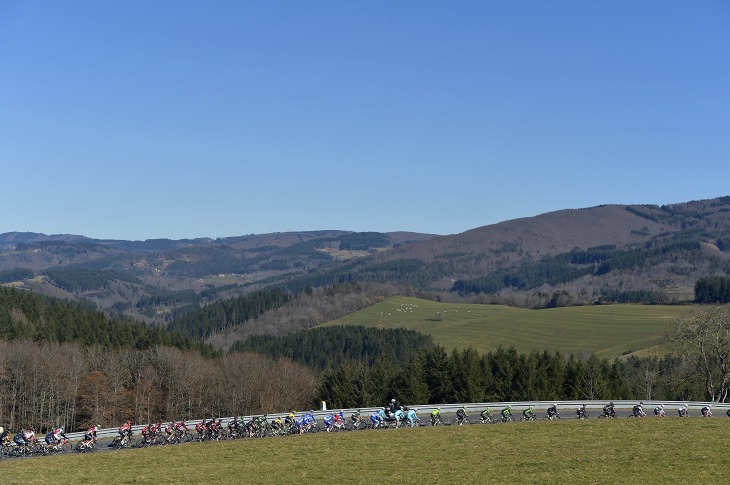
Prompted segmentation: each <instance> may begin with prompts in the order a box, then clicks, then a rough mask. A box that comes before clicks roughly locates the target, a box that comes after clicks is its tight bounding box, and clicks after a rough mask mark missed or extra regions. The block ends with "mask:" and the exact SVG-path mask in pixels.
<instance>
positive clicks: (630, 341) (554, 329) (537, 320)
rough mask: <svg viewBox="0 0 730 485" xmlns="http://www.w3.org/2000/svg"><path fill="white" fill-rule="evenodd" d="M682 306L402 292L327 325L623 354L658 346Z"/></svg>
mask: <svg viewBox="0 0 730 485" xmlns="http://www.w3.org/2000/svg"><path fill="white" fill-rule="evenodd" d="M685 311H687V307H682V306H655V305H651V306H650V305H605V306H582V307H566V308H551V309H545V310H526V309H522V308H512V307H507V306H502V305H477V304H474V305H470V304H456V303H438V302H433V301H428V300H421V299H418V298H410V297H404V296H397V297H393V298H389V299H387V300H385V301H383V302H382V303H379V304H377V305H374V306H371V307H368V308H365V309H363V310H360V311H358V312H355V313H352V314H350V315H347V316H345V317H342V318H340V319H337V320H334V321H332V322H328V323H326V324H325V325H364V326H372V327H379V328H397V327H402V328H407V329H411V330H418V331H420V332H423V333H426V334H429V335H431V336H433V338H434V341H435V342H436V343H438V344H441V345H443V346H444V347H446V348H453V347H456V348H465V347H467V346H469V345H471V346H473V347H474V348H475V349H476V350H478V351H480V352H486V351H488V350H494V349H496V348H497V347H499V346H500V345H501V346H503V347H510V346H513V345H514V346H515V347H516V348H517V350H518V351H520V352H529V351H532V350H538V351H542V350H544V349H546V348H547V349H549V350H551V351H559V352H564V353H574V354H580V353H582V352H587V353H595V354H597V355H599V356H603V357H614V356H620V355H624V354H627V353H631V352H636V351H639V350H642V349H646V348H649V347H654V346H656V345H657V344H658V343H659V341H660V339H661V336H662V335H663V334H664V332H665V331H666V329H667V326H668V325H669V323H670V322H671V321H672V319H673V318H675V317H677V316H678V315H680V314H682V313H683V312H685Z"/></svg>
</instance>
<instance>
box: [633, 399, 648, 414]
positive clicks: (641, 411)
mask: <svg viewBox="0 0 730 485" xmlns="http://www.w3.org/2000/svg"><path fill="white" fill-rule="evenodd" d="M631 411H632V412H633V413H634V414H633V415H634V416H635V417H637V418H643V417H644V416H646V413H645V412H644V402H643V401H642V402H640V403H639V404H637V405H636V406H634V407H633V409H632V410H631Z"/></svg>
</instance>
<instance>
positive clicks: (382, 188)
mask: <svg viewBox="0 0 730 485" xmlns="http://www.w3.org/2000/svg"><path fill="white" fill-rule="evenodd" d="M728 155H730V3H728V2H726V1H725V0H696V1H693V2H686V1H671V0H669V1H664V0H663V1H635V0H634V1H612V2H601V1H594V0H576V1H551V2H546V1H542V0H535V1H519V0H517V1H513V2H490V1H474V2H471V1H458V2H445V1H438V2H431V1H423V0H421V1H413V2H411V1H395V2H393V1H382V2H380V1H372V2H342V1H330V2H324V1H317V0H311V1H306V2H305V1H277V0H272V1H267V2H253V1H250V2H249V1H205V2H202V1H199V2H189V1H180V0H176V1H154V0H150V1H138V0H132V1H125V2H104V1H97V0H93V1H72V0H70V1H61V0H59V1H35V0H0V197H1V198H2V206H1V207H2V208H0V233H2V232H8V231H34V232H45V233H49V234H56V233H73V234H83V235H86V236H90V237H97V238H118V239H148V238H159V237H166V238H174V239H178V238H187V237H206V236H207V237H214V236H216V235H217V236H219V237H222V236H235V235H243V234H261V233H267V232H282V231H298V230H307V229H309V230H313V229H343V230H352V231H382V232H386V231H396V230H407V231H417V232H428V233H437V234H453V233H458V232H462V231H465V230H468V229H471V228H475V227H479V226H483V225H487V224H493V223H496V222H500V221H503V220H508V219H514V218H517V217H526V216H534V215H538V214H541V213H544V212H549V211H553V210H559V209H564V208H580V207H590V206H594V205H598V204H608V203H623V204H628V203H656V204H666V203H675V202H684V201H688V200H696V199H706V198H712V197H717V196H721V195H730V183H729V182H730V163H729V162H730V160H729V158H728Z"/></svg>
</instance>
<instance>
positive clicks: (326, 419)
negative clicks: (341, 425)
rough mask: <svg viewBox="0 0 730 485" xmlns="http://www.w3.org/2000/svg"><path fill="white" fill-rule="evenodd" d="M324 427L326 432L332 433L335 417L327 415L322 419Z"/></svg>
mask: <svg viewBox="0 0 730 485" xmlns="http://www.w3.org/2000/svg"><path fill="white" fill-rule="evenodd" d="M324 425H325V426H326V429H327V432H330V431H332V428H333V427H334V425H335V415H334V414H328V415H327V416H325V417H324Z"/></svg>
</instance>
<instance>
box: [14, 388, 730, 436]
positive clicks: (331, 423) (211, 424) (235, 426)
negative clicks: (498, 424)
mask: <svg viewBox="0 0 730 485" xmlns="http://www.w3.org/2000/svg"><path fill="white" fill-rule="evenodd" d="M688 408H689V406H688V405H687V404H686V403H685V404H684V405H682V406H681V407H679V408H678V409H677V413H678V415H679V416H680V417H688V416H689V411H688ZM602 411H603V414H602V415H599V417H602V418H616V417H617V415H616V410H615V405H614V403H613V402H610V403H608V404H606V405H605V406H603V410H602ZM653 411H654V416H656V417H664V416H666V411H665V409H664V405H663V404H659V405H657V406H656V407H655V408H654V410H653ZM417 413H418V410H417V409H409V408H407V407H405V406H402V405H401V404H400V403H399V402H397V401H396V400H395V399H391V400H390V401H389V402H388V403H387V404H386V405H385V406H383V407H382V408H380V409H378V410H377V411H375V412H373V413H372V414H370V415H369V422H368V418H367V417H365V416H363V415H362V413H361V410H357V411H355V412H353V413H352V414H351V415H350V419H351V420H352V425H351V426H352V427H353V428H355V429H363V428H366V427H367V428H373V429H374V428H380V427H384V426H385V425H387V426H391V425H392V426H395V427H402V426H411V427H413V426H416V425H417V424H418V423H419V421H420V420H419V418H418V414H417ZM700 413H701V415H702V416H703V417H712V405H711V404H707V405H705V406H703V407H702V408H701V409H700ZM646 416H647V413H646V411H644V403H643V401H642V402H640V403H638V404H636V405H634V406H633V407H632V409H631V414H630V415H629V417H639V418H643V417H646ZM727 416H728V417H730V409H728V411H727ZM500 417H501V421H502V422H509V421H514V417H513V415H512V405H511V404H508V405H507V406H506V407H504V408H503V409H502V410H501V411H500ZM588 417H589V416H588V412H587V411H586V405H585V404H583V405H582V406H580V407H579V408H578V409H577V410H576V418H578V419H587V418H588ZM480 418H481V422H482V423H493V422H495V420H494V418H493V417H492V411H491V409H490V408H489V406H487V407H486V408H485V409H483V410H482V411H481V412H480ZM559 418H560V413H558V408H557V404H551V405H549V406H548V408H547V415H546V416H545V418H544V419H549V420H553V419H559ZM535 419H537V416H536V415H535V413H534V411H533V409H532V406H531V405H529V404H528V405H527V406H526V407H525V408H524V409H523V410H522V420H523V421H532V420H535ZM468 422H469V416H468V415H467V412H466V407H465V406H461V407H460V408H459V409H457V410H456V419H455V420H454V424H466V423H468ZM430 424H431V425H432V426H436V425H439V424H445V423H444V421H443V419H442V418H441V408H440V407H436V408H434V409H433V411H432V412H431V421H430ZM132 425H133V423H132V421H131V420H127V421H126V422H125V423H124V424H123V425H122V426H120V427H119V429H118V434H119V438H118V439H121V440H127V441H128V442H130V443H131V438H132V435H133V432H132ZM324 425H325V428H324V429H325V430H326V431H328V432H330V431H337V430H340V429H345V428H347V427H348V424H347V422H346V418H345V412H344V410H340V411H339V412H333V413H331V414H328V415H327V416H325V418H324ZM227 426H228V434H229V436H249V437H251V436H254V435H256V433H257V431H260V430H264V431H267V430H269V429H270V430H271V431H272V432H273V434H284V433H287V434H292V433H298V434H302V433H306V432H309V431H311V430H312V429H314V428H317V421H316V419H315V416H314V410H311V409H310V410H309V411H308V412H305V413H304V414H302V415H301V416H296V413H295V412H294V411H292V412H291V413H289V415H288V416H286V417H285V418H284V420H283V421H282V419H281V418H279V417H277V418H275V419H274V420H273V421H271V422H269V421H268V419H267V416H266V415H263V416H254V417H252V418H251V419H250V420H249V421H247V422H246V421H244V418H243V417H241V418H240V419H237V418H234V419H233V420H231V421H229V422H228V424H227ZM317 429H318V428H317ZM98 430H99V425H95V426H92V427H90V428H88V429H87V430H86V431H85V432H84V438H83V440H81V444H82V445H84V446H93V445H95V443H96V439H97V431H98ZM195 430H196V431H197V433H198V438H199V439H200V440H204V439H219V438H220V437H222V436H223V433H224V424H223V421H222V419H221V418H218V419H217V420H216V419H210V420H203V421H201V422H200V423H198V424H196V426H195ZM189 432H190V429H189V428H188V426H187V424H186V423H185V420H180V421H173V422H170V423H168V424H167V425H164V426H163V424H162V422H160V421H157V422H156V423H148V424H147V425H146V426H144V427H143V428H142V432H141V433H142V437H143V439H144V441H145V442H154V440H155V439H156V438H157V437H158V436H163V437H164V438H165V440H166V441H167V442H168V443H173V442H176V440H178V441H180V437H181V436H182V435H183V434H186V433H189ZM8 434H9V430H7V429H5V428H3V427H2V426H0V442H5V441H6V440H7V441H8V442H9V441H10V438H9V437H8ZM262 436H263V434H262ZM66 439H67V438H66V434H65V431H64V428H63V427H59V428H54V429H52V430H51V431H49V432H48V434H46V435H45V438H44V440H45V442H46V444H47V445H48V446H56V445H58V444H59V443H60V442H61V441H62V440H66ZM12 441H13V442H14V443H15V445H17V446H19V447H27V446H29V445H31V444H33V443H34V442H35V441H36V436H35V429H34V428H32V427H31V428H27V429H24V430H22V431H21V432H19V433H17V434H15V435H13V437H12Z"/></svg>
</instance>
